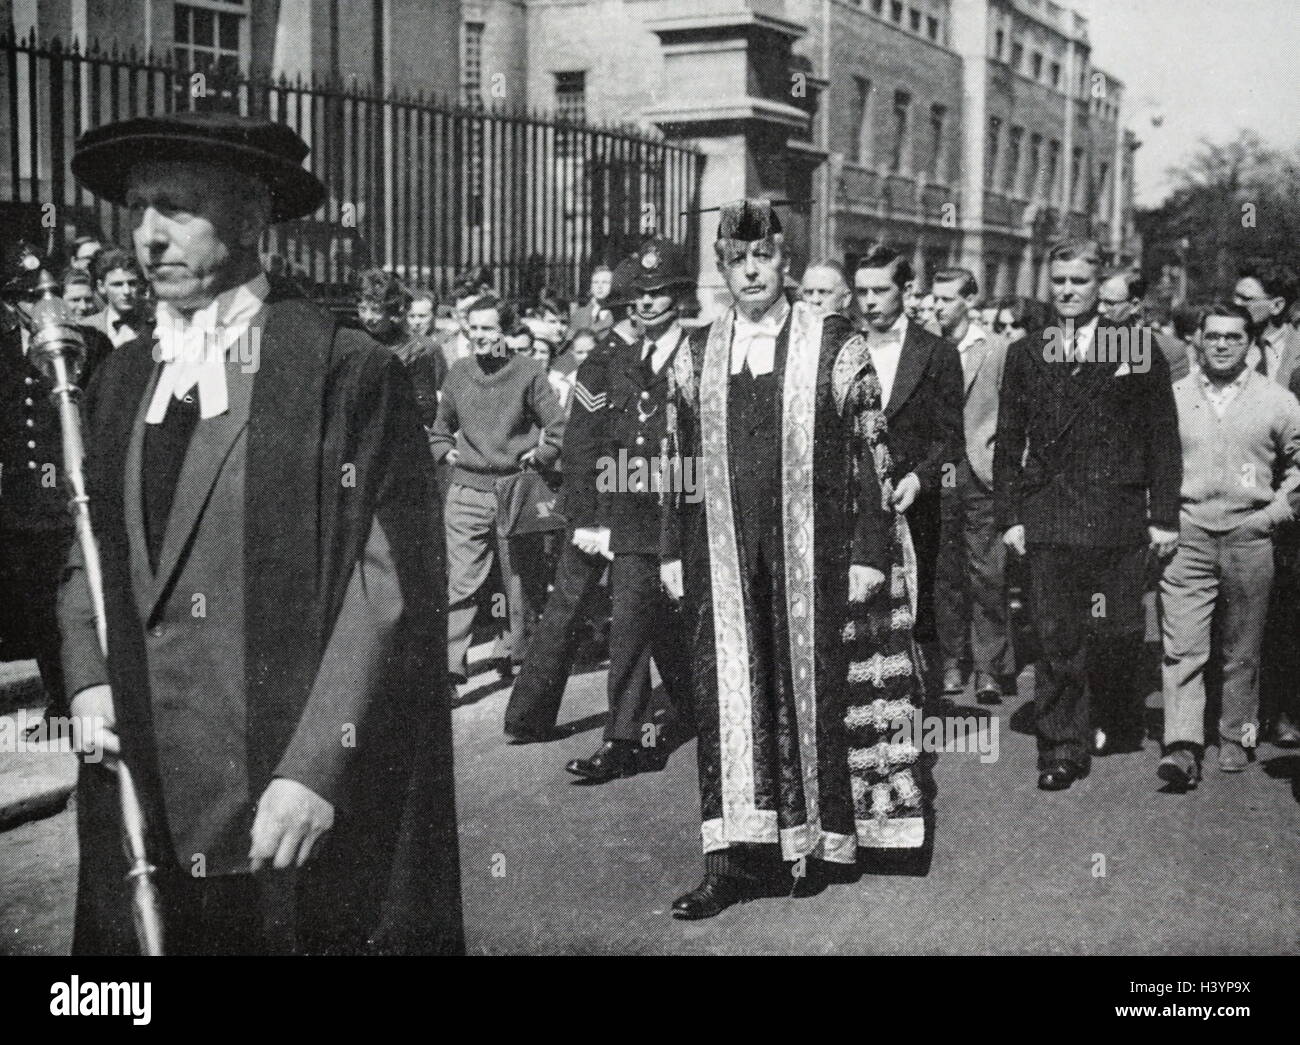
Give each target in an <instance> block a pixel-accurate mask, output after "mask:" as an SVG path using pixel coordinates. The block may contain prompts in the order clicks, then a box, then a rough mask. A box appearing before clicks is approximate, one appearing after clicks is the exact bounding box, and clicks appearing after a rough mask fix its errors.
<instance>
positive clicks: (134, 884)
mask: <svg viewBox="0 0 1300 1045" xmlns="http://www.w3.org/2000/svg"><path fill="white" fill-rule="evenodd" d="M36 295H37V300H36V303H35V305H34V306H33V307H32V320H31V322H32V345H31V354H32V359H33V360H35V362H36V365H37V366H39V367H40V368H41V370H42V372H43V373H45V375H46V376H47V377H49V378H50V380H51V381H53V382H54V391H53V392H51V393H50V398H51V399H52V400H53V401H54V403H55V405H56V406H57V407H58V408H59V424H60V427H61V428H62V430H63V474H64V477H65V478H66V480H67V484H68V489H69V490H70V491H71V493H72V497H71V499H70V500H69V501H68V508H69V510H70V511H71V512H72V519H73V522H74V523H75V524H76V528H77V543H78V544H79V545H80V546H81V557H82V561H83V562H84V564H85V571H86V587H87V588H88V589H89V590H90V603H91V607H92V608H93V609H94V612H95V633H96V634H97V635H98V636H99V651H100V653H102V654H103V655H104V658H105V660H107V659H108V621H107V618H106V617H105V616H104V575H103V573H102V572H101V570H100V566H99V547H98V546H97V545H96V544H95V535H94V532H93V531H92V530H91V528H90V498H89V497H87V496H86V479H85V476H84V475H83V474H82V471H81V461H82V457H83V456H84V454H85V450H84V448H83V445H82V442H81V415H80V413H79V411H78V410H77V402H76V400H77V396H78V395H79V394H80V389H78V388H77V384H76V380H77V374H78V373H79V372H80V370H81V365H82V363H83V361H84V360H85V358H86V342H85V340H84V339H83V338H82V336H81V332H80V331H79V330H78V329H77V324H76V321H75V320H74V319H73V318H72V313H71V312H70V311H69V309H68V306H67V305H66V304H64V302H63V299H62V298H61V297H60V296H59V285H58V284H57V283H56V282H55V281H54V277H53V276H51V275H50V273H49V272H48V271H47V270H42V271H41V274H40V278H39V281H38V282H37V284H36ZM117 784H118V795H119V797H120V799H121V805H122V846H123V848H124V849H125V850H126V859H127V862H128V863H129V864H130V865H131V866H130V870H128V871H127V873H126V879H127V881H128V882H129V883H131V914H132V917H133V920H134V922H135V935H136V938H137V939H138V940H139V942H140V950H141V951H142V952H143V953H144V954H162V953H163V946H162V940H163V935H162V915H161V913H160V911H159V906H158V891H157V889H155V887H154V883H153V877H152V876H153V872H154V870H155V868H154V866H153V865H152V864H151V863H149V859H148V857H147V856H146V855H145V847H144V812H143V810H141V808H140V799H139V797H138V796H137V794H136V790H135V781H134V779H133V778H132V776H131V770H130V769H129V768H128V767H127V764H126V762H125V760H124V759H122V758H121V756H120V754H119V757H118V760H117Z"/></svg>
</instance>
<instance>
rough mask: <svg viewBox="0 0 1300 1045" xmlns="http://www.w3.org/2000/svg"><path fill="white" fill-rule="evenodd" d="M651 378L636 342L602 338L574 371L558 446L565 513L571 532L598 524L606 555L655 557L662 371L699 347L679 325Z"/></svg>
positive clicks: (665, 473) (661, 468)
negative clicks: (606, 539) (606, 541)
mask: <svg viewBox="0 0 1300 1045" xmlns="http://www.w3.org/2000/svg"><path fill="white" fill-rule="evenodd" d="M674 333H675V335H676V337H677V344H676V346H675V347H674V348H673V349H672V351H671V352H670V353H669V354H668V355H667V356H666V357H665V358H664V359H663V361H662V363H661V365H660V368H659V370H658V372H657V373H656V372H655V371H653V370H652V369H651V366H650V359H649V358H647V359H645V360H643V359H642V355H643V353H645V352H646V349H647V347H650V348H653V343H650V345H649V346H647V342H646V341H645V340H644V339H638V340H637V341H636V342H634V343H632V344H628V343H627V342H625V341H624V340H623V339H622V338H620V337H617V336H610V337H608V338H606V339H605V340H604V341H603V342H602V344H601V345H600V346H599V347H598V348H597V349H596V350H594V351H593V352H592V353H591V355H590V356H588V358H587V359H586V361H585V362H584V363H583V364H582V366H581V368H579V370H578V378H577V381H576V383H575V384H574V390H573V409H572V412H571V414H570V420H569V431H568V435H567V437H566V439H565V448H564V476H565V492H564V496H565V511H566V515H567V516H568V518H569V520H570V522H571V523H572V524H573V525H574V526H575V527H582V526H604V527H608V528H609V531H610V550H611V551H612V552H614V553H615V554H618V553H628V552H632V553H639V554H656V555H657V554H658V552H659V536H660V515H659V513H660V501H661V499H660V493H659V491H660V487H661V485H662V483H661V481H662V482H667V481H670V473H669V470H668V469H667V467H666V465H665V462H664V458H663V457H662V456H661V454H662V450H663V444H664V439H665V438H666V437H667V435H668V427H667V420H668V409H667V404H668V391H669V387H668V386H669V376H668V375H669V371H670V370H671V369H672V365H673V362H674V361H675V359H676V357H677V355H678V354H679V353H681V352H683V351H695V352H698V351H700V349H701V347H702V342H699V343H696V344H693V345H692V342H693V341H696V338H695V337H694V336H693V335H691V334H690V333H689V332H687V331H686V330H683V329H681V328H680V327H679V328H677V329H676V330H675V331H674Z"/></svg>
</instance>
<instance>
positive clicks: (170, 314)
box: [145, 272, 271, 425]
mask: <svg viewBox="0 0 1300 1045" xmlns="http://www.w3.org/2000/svg"><path fill="white" fill-rule="evenodd" d="M270 293H271V283H270V280H268V279H267V278H266V273H264V272H259V273H258V274H257V275H256V276H254V277H253V278H252V279H250V280H249V281H248V282H247V283H241V284H240V285H239V286H237V287H232V288H231V289H230V290H227V291H226V292H225V293H223V294H221V295H219V296H218V297H217V298H216V300H215V301H213V302H211V303H210V304H208V305H206V306H204V307H203V308H201V309H198V310H197V311H195V312H194V313H193V314H192V315H191V316H190V317H189V318H188V319H187V318H186V317H185V316H184V315H182V314H181V313H180V312H178V311H176V309H174V308H172V307H171V305H169V304H168V303H167V302H165V301H164V302H159V304H158V323H157V327H156V336H157V339H158V349H157V351H158V359H160V360H161V361H162V364H163V368H162V373H161V374H160V375H159V376H158V384H157V386H156V387H155V388H154V395H153V399H152V400H151V401H150V403H149V412H148V413H147V414H146V416H145V420H146V422H147V423H149V424H151V425H156V424H161V423H162V420H163V418H164V417H166V416H167V404H168V402H169V401H170V400H171V399H173V398H174V399H183V398H184V397H185V396H186V394H187V393H188V392H189V391H190V389H192V388H193V387H194V386H195V385H196V384H197V385H198V386H199V407H200V411H201V416H202V417H203V418H204V419H205V420H206V419H208V418H212V417H217V416H219V415H221V414H224V413H225V412H226V410H227V409H228V408H229V405H230V400H229V396H228V394H227V390H226V351H227V349H229V348H230V346H231V345H232V344H234V343H235V342H236V341H238V340H239V339H240V338H242V337H243V336H244V334H245V333H246V332H247V330H248V326H249V324H250V323H251V322H252V321H253V318H254V317H255V316H256V315H257V313H258V312H259V311H260V310H261V308H262V306H263V304H264V303H265V301H266V299H267V297H268V296H269V295H270Z"/></svg>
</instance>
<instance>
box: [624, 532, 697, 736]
mask: <svg viewBox="0 0 1300 1045" xmlns="http://www.w3.org/2000/svg"><path fill="white" fill-rule="evenodd" d="M610 592H611V598H612V602H613V616H612V619H611V621H610V629H609V719H608V721H607V723H606V725H605V739H606V740H622V741H628V742H633V743H645V741H646V738H645V737H644V736H643V735H642V730H643V728H644V727H645V725H646V723H647V722H648V721H649V720H650V694H651V686H650V659H651V657H653V658H654V662H655V666H656V667H657V668H658V669H659V676H660V678H661V679H663V684H664V688H665V689H666V690H667V691H668V696H669V699H670V700H671V701H672V703H673V706H674V709H675V710H676V711H678V713H679V714H680V716H681V718H682V719H683V720H688V719H689V718H690V717H691V711H690V707H691V705H690V703H689V700H690V695H689V694H690V674H689V671H690V668H689V659H688V656H687V653H686V627H685V625H684V623H683V619H682V618H683V614H682V610H681V608H680V607H679V606H678V605H677V604H675V603H674V602H673V600H672V599H671V598H669V596H668V594H667V593H666V592H665V591H664V590H663V587H662V585H661V584H660V580H659V556H658V555H645V554H639V553H636V552H625V553H620V554H617V555H615V556H614V562H613V563H612V564H611V566H610Z"/></svg>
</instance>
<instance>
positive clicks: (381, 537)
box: [275, 519, 402, 806]
mask: <svg viewBox="0 0 1300 1045" xmlns="http://www.w3.org/2000/svg"><path fill="white" fill-rule="evenodd" d="M401 615H402V591H401V587H400V585H399V584H398V577H397V565H396V563H395V562H394V560H393V552H392V548H391V546H390V545H389V543H388V538H387V536H386V535H385V534H384V529H383V527H382V526H381V525H380V523H379V520H378V519H375V520H373V521H372V522H371V526H370V534H369V536H368V538H367V540H366V546H365V551H364V553H363V555H362V557H361V560H360V561H359V562H358V563H357V564H356V565H355V566H354V567H353V569H352V576H351V577H350V579H349V581H348V587H347V592H346V594H345V595H344V597H343V606H342V609H341V610H340V611H339V616H338V619H337V620H336V621H335V624H334V630H333V631H332V632H331V633H330V638H329V643H328V644H327V645H326V647H325V654H324V656H323V657H322V658H321V663H320V669H319V670H318V671H317V673H316V681H315V682H314V683H313V685H312V689H311V694H310V696H308V698H307V704H306V706H305V707H304V708H303V712H302V716H301V717H300V718H299V719H298V725H297V728H296V729H295V731H294V734H293V738H292V739H291V740H290V741H289V746H288V747H287V748H286V749H285V752H284V755H283V756H282V757H281V759H280V762H279V765H278V766H277V767H276V770H275V776H279V777H287V778H288V779H290V780H296V781H298V783H300V784H302V785H304V786H305V787H308V788H310V789H311V790H312V791H314V792H316V794H318V795H320V796H321V797H322V798H324V799H325V800H326V801H328V802H331V803H333V804H334V805H335V806H337V805H339V800H340V798H341V795H342V788H341V787H340V785H341V783H342V781H343V780H344V776H345V773H346V771H347V769H348V767H349V765H350V763H351V760H352V759H353V758H354V757H355V756H356V753H357V751H358V750H359V746H358V742H357V732H358V730H359V729H361V728H363V726H364V719H365V715H366V709H367V705H368V704H369V703H370V699H371V696H372V694H373V692H374V688H375V683H376V680H377V679H378V678H379V677H380V676H381V675H382V674H383V670H384V664H385V661H386V658H387V656H388V653H389V651H390V649H391V647H392V638H393V633H394V630H395V629H396V627H397V622H398V620H399V619H400V617H401Z"/></svg>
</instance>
